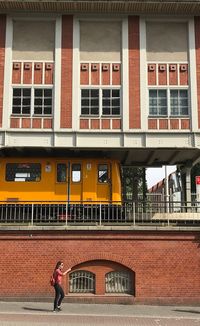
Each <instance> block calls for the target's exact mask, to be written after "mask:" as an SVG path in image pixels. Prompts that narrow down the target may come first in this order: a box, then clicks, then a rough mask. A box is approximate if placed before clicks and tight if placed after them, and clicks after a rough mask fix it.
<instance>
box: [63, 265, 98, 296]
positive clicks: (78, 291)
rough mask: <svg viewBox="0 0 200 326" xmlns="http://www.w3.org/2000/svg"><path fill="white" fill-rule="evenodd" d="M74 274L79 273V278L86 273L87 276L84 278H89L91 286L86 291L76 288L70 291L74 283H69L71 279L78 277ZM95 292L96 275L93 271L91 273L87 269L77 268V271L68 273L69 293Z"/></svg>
mask: <svg viewBox="0 0 200 326" xmlns="http://www.w3.org/2000/svg"><path fill="white" fill-rule="evenodd" d="M76 274H77V275H78V274H80V276H79V278H81V276H84V274H85V275H88V277H87V278H86V277H85V278H86V279H89V280H90V281H91V285H93V288H90V289H89V290H88V291H87V289H85V290H84V289H77V290H76V291H71V288H73V287H74V284H71V282H73V280H74V279H78V277H76ZM81 274H83V275H81ZM73 276H74V278H73ZM81 283H82V284H81V285H83V283H85V282H81ZM95 292H96V275H95V274H94V273H92V272H90V271H87V270H77V271H74V272H71V273H70V274H69V293H70V294H71V293H75V294H77V293H81V294H88V293H90V294H91V293H92V294H95Z"/></svg>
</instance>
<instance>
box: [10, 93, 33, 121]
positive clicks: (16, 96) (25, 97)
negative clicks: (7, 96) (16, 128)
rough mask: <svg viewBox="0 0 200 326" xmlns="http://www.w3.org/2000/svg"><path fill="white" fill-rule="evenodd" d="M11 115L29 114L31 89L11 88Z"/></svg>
mask: <svg viewBox="0 0 200 326" xmlns="http://www.w3.org/2000/svg"><path fill="white" fill-rule="evenodd" d="M12 113H13V114H29V115H30V113H31V88H13V105H12Z"/></svg>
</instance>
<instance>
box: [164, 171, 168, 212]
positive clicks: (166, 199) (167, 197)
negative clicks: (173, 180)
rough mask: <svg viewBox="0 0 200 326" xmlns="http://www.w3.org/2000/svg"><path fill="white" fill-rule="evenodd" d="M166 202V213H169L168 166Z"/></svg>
mask: <svg viewBox="0 0 200 326" xmlns="http://www.w3.org/2000/svg"><path fill="white" fill-rule="evenodd" d="M165 202H166V213H169V181H168V173H167V165H165Z"/></svg>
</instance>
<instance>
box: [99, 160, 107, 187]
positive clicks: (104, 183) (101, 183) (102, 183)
mask: <svg viewBox="0 0 200 326" xmlns="http://www.w3.org/2000/svg"><path fill="white" fill-rule="evenodd" d="M100 165H106V166H107V175H108V177H107V180H106V181H105V182H100V181H99V171H100V170H99V167H100ZM97 182H98V184H100V185H107V184H109V164H108V163H99V164H98V165H97Z"/></svg>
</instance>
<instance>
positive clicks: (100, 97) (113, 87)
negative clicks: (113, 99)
mask: <svg viewBox="0 0 200 326" xmlns="http://www.w3.org/2000/svg"><path fill="white" fill-rule="evenodd" d="M82 89H89V90H90V89H97V90H99V114H81V99H82V97H81V91H82ZM103 90H119V99H120V104H119V105H120V113H119V114H103ZM121 115H122V87H121V86H111V85H109V86H107V87H105V86H104V85H103V86H99V87H98V86H94V87H91V86H85V85H84V86H81V87H80V117H87V118H88V117H96V118H98V117H101V118H109V117H112V118H115V117H117V118H120V117H121Z"/></svg>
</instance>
